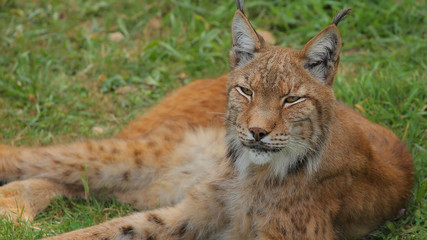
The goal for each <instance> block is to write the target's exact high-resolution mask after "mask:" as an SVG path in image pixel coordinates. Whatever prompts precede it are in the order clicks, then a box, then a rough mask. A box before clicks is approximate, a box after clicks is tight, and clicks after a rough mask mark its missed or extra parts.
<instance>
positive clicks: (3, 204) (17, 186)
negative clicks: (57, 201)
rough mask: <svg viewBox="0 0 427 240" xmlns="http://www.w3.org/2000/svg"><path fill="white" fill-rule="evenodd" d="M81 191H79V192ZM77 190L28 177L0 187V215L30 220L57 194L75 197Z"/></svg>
mask: <svg viewBox="0 0 427 240" xmlns="http://www.w3.org/2000/svg"><path fill="white" fill-rule="evenodd" d="M80 193H81V192H80ZM77 195H79V191H77V190H76V189H73V188H72V187H67V186H66V185H63V184H60V183H57V182H54V181H52V180H49V179H36V178H30V179H26V180H23V181H15V182H11V183H9V184H6V185H4V186H2V187H0V215H3V216H8V217H10V218H11V219H12V220H14V221H17V220H18V218H23V219H25V220H29V221H32V220H33V219H34V217H35V216H36V215H37V214H38V213H39V212H40V211H42V210H43V209H45V208H46V207H47V205H49V203H50V201H51V200H52V199H53V198H55V197H59V196H66V197H75V196H77Z"/></svg>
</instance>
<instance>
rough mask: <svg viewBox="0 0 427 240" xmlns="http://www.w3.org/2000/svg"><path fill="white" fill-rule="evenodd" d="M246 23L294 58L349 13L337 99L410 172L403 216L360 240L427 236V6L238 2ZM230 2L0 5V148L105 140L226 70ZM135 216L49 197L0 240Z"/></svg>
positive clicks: (2, 226)
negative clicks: (410, 163)
mask: <svg viewBox="0 0 427 240" xmlns="http://www.w3.org/2000/svg"><path fill="white" fill-rule="evenodd" d="M245 7H246V11H247V15H248V16H249V19H251V21H252V23H253V25H254V26H255V27H256V28H257V29H260V30H265V31H268V32H270V33H272V34H273V35H274V36H275V42H276V44H277V45H281V46H284V47H291V48H301V47H302V46H303V45H304V43H306V42H307V41H308V40H310V39H311V38H312V37H313V36H314V35H315V34H316V33H317V32H319V31H320V30H321V29H322V28H324V27H325V26H327V25H328V24H330V22H331V20H332V18H333V16H334V15H335V14H336V13H338V11H339V10H341V9H344V8H346V7H352V8H353V11H352V14H351V16H350V17H349V18H348V19H346V20H345V21H344V22H342V23H341V24H340V26H339V28H340V31H341V35H342V38H343V42H344V46H343V51H342V54H341V65H340V70H339V73H338V75H337V77H336V81H335V92H336V95H337V98H338V99H339V100H341V101H343V102H346V103H347V104H349V105H350V106H353V107H355V108H356V109H358V111H360V112H362V113H363V114H364V115H365V116H366V117H368V118H369V119H371V120H372V121H374V122H377V123H379V124H382V125H385V126H387V127H389V128H390V129H392V130H393V131H394V132H395V133H396V134H397V135H398V136H399V137H400V138H401V139H403V141H404V142H405V143H406V145H407V146H408V148H409V149H410V151H411V153H412V154H413V156H414V161H415V163H416V166H417V167H416V172H415V187H414V189H413V197H412V199H411V201H410V203H409V204H408V207H407V212H406V214H405V215H404V216H403V217H402V218H400V219H399V220H395V221H388V222H386V224H384V226H382V227H381V228H380V229H379V230H378V231H376V232H374V233H373V234H371V235H370V237H369V239H426V238H427V231H426V229H427V220H426V218H427V204H426V200H427V196H426V188H427V180H426V179H427V76H426V69H427V17H426V16H427V2H426V1H425V0H421V1H415V0H399V1H388V0H387V1H386V0H378V1H364V2H362V1H355V0H351V1H349V0H348V1H322V2H321V1H315V0H302V1H289V0H286V1H255V0H254V1H250V0H248V1H246V3H245ZM234 10H235V3H234V1H233V0H229V1H200V0H198V1H197V0H192V1H191V0H156V1H154V0H144V1H136V0H123V1H113V0H102V1H95V0H74V1H60V0H50V1H48V0H34V1H25V0H0V32H1V34H0V52H1V54H0V143H1V144H10V145H16V146H20V145H48V144H56V143H60V142H71V141H76V140H81V139H86V138H105V137H108V136H111V135H112V134H114V133H115V132H117V131H118V130H119V129H120V127H122V126H123V125H125V124H126V123H127V122H128V121H130V120H131V119H133V118H134V117H135V116H136V115H137V114H141V113H143V112H144V109H146V108H147V107H148V106H150V105H152V104H154V103H155V102H157V101H159V100H160V99H161V98H162V97H163V96H164V95H165V94H166V93H168V92H170V91H172V90H173V89H176V88H178V87H180V86H182V85H184V84H185V83H188V82H190V81H192V80H194V79H199V78H207V77H217V76H220V75H221V74H225V73H226V72H227V71H228V62H227V54H228V50H229V48H230V44H231V35H230V25H231V18H232V16H233V14H234ZM132 211H134V209H132V208H131V207H130V206H127V205H121V204H119V203H117V202H116V201H114V200H107V199H92V198H91V199H90V200H89V201H84V200H82V201H75V200H72V201H71V200H65V199H58V200H57V201H54V202H53V203H52V204H51V205H50V207H49V208H48V209H47V210H46V211H44V212H43V213H42V214H41V215H40V216H38V217H37V219H36V221H35V222H34V223H32V224H28V223H25V222H22V223H21V224H18V225H14V224H12V223H10V222H8V221H7V220H6V219H4V218H0V239H36V238H40V237H43V236H50V235H54V234H58V233H60V232H65V231H70V230H72V229H76V228H80V227H84V226H90V225H93V224H96V223H98V222H101V221H105V220H107V219H110V218H113V217H116V216H123V215H126V214H129V213H130V212H132Z"/></svg>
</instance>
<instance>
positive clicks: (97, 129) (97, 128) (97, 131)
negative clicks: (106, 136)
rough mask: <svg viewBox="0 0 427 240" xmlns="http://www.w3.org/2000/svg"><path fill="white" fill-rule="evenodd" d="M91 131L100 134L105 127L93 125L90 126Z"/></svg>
mask: <svg viewBox="0 0 427 240" xmlns="http://www.w3.org/2000/svg"><path fill="white" fill-rule="evenodd" d="M92 132H93V133H94V134H101V133H103V132H105V129H104V128H103V127H100V126H95V127H93V128H92Z"/></svg>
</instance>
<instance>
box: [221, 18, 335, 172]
mask: <svg viewBox="0 0 427 240" xmlns="http://www.w3.org/2000/svg"><path fill="white" fill-rule="evenodd" d="M339 49H340V38H339V34H338V32H337V29H336V27H333V26H330V27H328V28H326V29H324V30H323V31H322V32H321V33H319V34H318V35H317V36H316V37H315V38H314V39H313V40H311V41H310V42H309V43H308V44H307V45H306V46H305V47H304V48H303V49H302V50H301V51H298V50H292V49H286V48H281V47H272V46H267V45H266V44H265V43H264V41H263V39H262V37H260V36H259V35H258V34H256V32H255V30H254V29H253V28H252V27H251V25H250V24H249V22H248V21H247V19H246V17H245V16H244V15H243V14H239V12H238V13H236V15H235V17H234V19H233V49H232V50H231V52H230V61H231V66H232V68H233V71H231V73H230V74H229V76H228V82H227V94H228V112H227V144H228V147H229V153H228V156H229V157H230V158H231V159H232V160H233V161H234V162H235V165H236V166H237V167H238V169H239V171H240V172H244V171H245V170H246V169H247V168H248V167H249V166H250V165H265V164H270V165H269V167H270V168H271V170H273V172H274V173H276V175H284V174H286V173H287V172H288V171H289V170H291V169H292V168H297V167H299V166H301V165H302V164H305V165H307V167H308V168H309V170H315V168H316V165H317V163H318V161H319V159H317V155H319V153H321V151H322V149H323V147H324V146H325V144H327V138H328V134H329V125H330V122H331V120H332V115H331V114H332V111H331V109H332V106H333V104H334V102H335V97H334V94H333V90H332V87H331V85H332V81H333V75H334V74H335V72H336V66H337V64H338V57H337V56H338V53H339Z"/></svg>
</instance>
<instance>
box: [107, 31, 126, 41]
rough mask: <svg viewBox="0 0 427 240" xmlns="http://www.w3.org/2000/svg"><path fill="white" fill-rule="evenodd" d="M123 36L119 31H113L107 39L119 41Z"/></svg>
mask: <svg viewBox="0 0 427 240" xmlns="http://www.w3.org/2000/svg"><path fill="white" fill-rule="evenodd" d="M124 37H125V36H124V35H123V34H122V33H121V32H113V33H110V34H109V35H108V39H110V41H113V42H120V41H121V40H122V39H123V38H124Z"/></svg>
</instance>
